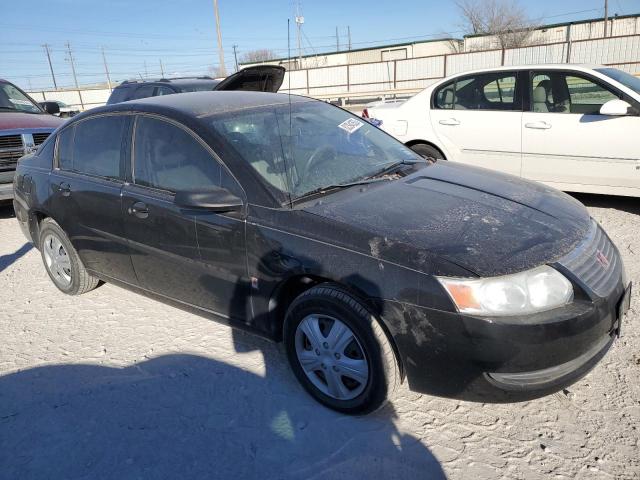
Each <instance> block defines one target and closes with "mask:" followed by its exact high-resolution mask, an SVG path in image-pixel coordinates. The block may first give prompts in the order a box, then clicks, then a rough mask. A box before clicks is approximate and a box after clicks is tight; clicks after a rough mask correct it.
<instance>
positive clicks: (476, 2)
mask: <svg viewBox="0 0 640 480" xmlns="http://www.w3.org/2000/svg"><path fill="white" fill-rule="evenodd" d="M456 5H457V6H458V10H459V11H460V15H461V17H462V28H463V29H464V30H465V31H466V32H467V33H468V34H475V35H478V34H480V35H493V36H495V37H496V39H497V41H498V44H499V46H500V48H516V47H523V46H525V45H527V43H528V41H529V38H530V37H531V33H532V32H533V30H534V29H535V24H534V22H533V21H532V20H531V19H530V18H529V16H528V15H527V12H526V11H525V9H524V7H522V5H520V3H518V1H517V0H456Z"/></svg>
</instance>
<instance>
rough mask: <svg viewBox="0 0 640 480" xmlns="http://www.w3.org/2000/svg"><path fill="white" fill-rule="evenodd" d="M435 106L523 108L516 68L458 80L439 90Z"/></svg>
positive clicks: (488, 108)
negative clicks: (510, 70) (513, 70)
mask: <svg viewBox="0 0 640 480" xmlns="http://www.w3.org/2000/svg"><path fill="white" fill-rule="evenodd" d="M434 107H435V108H437V109H453V110H503V111H520V110H521V109H522V102H521V100H520V95H519V93H518V80H517V75H516V73H515V72H496V73H493V72H492V73H483V74H479V75H474V76H470V77H463V78H460V79H457V80H455V81H454V82H453V83H449V84H446V85H443V86H442V87H440V89H438V90H436V93H435V99H434Z"/></svg>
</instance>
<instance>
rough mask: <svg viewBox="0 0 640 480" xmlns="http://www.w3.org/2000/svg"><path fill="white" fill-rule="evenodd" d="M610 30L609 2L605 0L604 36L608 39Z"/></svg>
mask: <svg viewBox="0 0 640 480" xmlns="http://www.w3.org/2000/svg"><path fill="white" fill-rule="evenodd" d="M608 30H609V0H604V36H605V38H606V37H607V33H608Z"/></svg>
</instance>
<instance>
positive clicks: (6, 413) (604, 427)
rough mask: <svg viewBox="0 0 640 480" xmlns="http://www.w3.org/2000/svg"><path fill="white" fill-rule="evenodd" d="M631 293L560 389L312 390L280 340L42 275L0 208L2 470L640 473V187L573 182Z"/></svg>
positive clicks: (103, 473)
mask: <svg viewBox="0 0 640 480" xmlns="http://www.w3.org/2000/svg"><path fill="white" fill-rule="evenodd" d="M578 198H579V199H580V200H581V201H583V202H585V203H586V204H587V206H588V208H589V211H590V212H591V215H592V216H593V217H594V218H595V219H596V220H598V221H599V222H600V223H601V224H602V226H603V227H604V228H605V230H606V231H607V232H608V233H609V235H610V236H611V238H612V239H613V240H614V242H615V243H616V244H617V245H618V248H619V249H620V251H621V253H622V256H623V257H624V260H625V263H626V268H627V274H628V276H629V277H630V278H631V279H632V280H633V282H634V283H635V285H636V286H637V287H636V288H635V291H634V293H633V297H632V300H631V307H632V310H631V311H630V312H629V314H628V315H627V317H626V318H625V322H624V324H623V329H622V330H623V336H622V337H621V338H620V339H619V340H618V341H617V342H616V343H615V344H614V347H613V348H612V350H611V351H610V352H609V353H608V355H607V356H606V357H605V358H604V360H603V361H602V362H601V363H600V364H599V365H598V366H597V367H596V368H595V369H594V370H593V371H592V372H591V373H590V374H589V375H588V376H586V377H585V378H583V379H582V380H580V381H579V382H578V383H576V384H575V385H573V386H571V387H569V388H568V389H567V390H565V391H563V392H560V393H557V394H554V395H551V396H548V397H546V398H542V399H539V400H535V401H530V402H526V403H520V404H506V405H491V404H479V403H469V402H462V401H455V400H447V399H441V398H436V397H430V396H424V395H419V394H415V393H412V392H410V391H408V390H407V389H406V386H404V387H403V388H402V389H401V391H400V393H399V394H398V395H397V397H396V398H395V399H394V400H393V402H392V403H391V404H390V405H389V406H388V407H386V408H385V409H383V410H382V411H380V412H377V413H376V414H374V415H369V416H367V417H346V416H344V415H340V414H338V413H335V412H332V411H330V410H327V409H325V408H323V407H321V406H320V405H318V404H317V403H315V402H314V401H313V400H312V399H311V398H310V397H309V396H308V395H307V394H306V393H305V392H304V391H303V390H302V387H300V386H299V385H298V383H297V381H296V380H295V378H294V376H293V374H292V373H291V372H290V371H289V368H288V366H287V364H286V359H285V357H284V354H283V349H282V346H281V345H275V344H272V343H270V342H267V341H265V340H262V339H260V338H258V337H254V336H251V335H248V334H245V333H240V332H237V331H233V330H231V329H230V328H228V327H226V326H223V325H219V324H216V323H214V322H212V321H209V320H206V319H203V318H200V317H198V316H195V315H192V314H189V313H186V312H183V311H180V310H177V309H175V308H172V307H169V306H166V305H163V304H160V303H158V302H155V301H153V300H150V299H147V298H145V297H142V296H139V295H136V294H133V293H130V292H128V291H126V290H123V289H120V288H118V287H115V286H112V285H109V284H105V285H102V286H101V287H100V288H98V289H96V290H94V291H92V292H90V293H88V294H86V295H83V296H81V297H68V296H65V295H63V294H61V293H59V292H58V290H56V288H55V287H54V286H53V284H52V283H51V282H50V280H49V278H48V277H47V275H46V273H45V270H44V268H43V267H42V264H41V259H40V255H39V252H38V251H37V250H35V249H33V248H32V247H31V246H30V245H29V244H27V243H26V240H25V239H24V237H23V236H22V234H21V232H20V229H19V227H18V225H17V222H16V220H15V218H13V210H12V209H11V208H10V207H6V206H5V207H0V479H28V478H53V479H62V478H67V479H72V478H87V479H89V478H90V479H98V478H121V479H125V478H144V479H147V478H174V479H175V478H181V479H190V478H221V479H226V478H237V479H251V478H261V479H267V478H269V479H270V478H300V479H314V478H341V479H360V478H362V479H364V478H366V479H369V478H379V479H383V478H407V479H409V478H410V479H421V478H425V479H438V478H450V479H474V480H475V479H480V478H482V479H485V478H491V479H493V478H496V479H501V478H516V479H519V478H522V479H538V478H541V479H542V478H545V479H547V478H558V479H562V478H567V479H568V478H596V479H602V478H605V479H606V478H611V479H626V478H629V479H631V478H638V477H640V455H639V453H638V452H639V451H640V450H639V447H640V445H639V441H640V334H639V333H638V328H639V327H640V295H639V292H640V290H639V288H638V287H640V200H638V199H624V198H617V197H598V196H584V195H583V196H579V197H578Z"/></svg>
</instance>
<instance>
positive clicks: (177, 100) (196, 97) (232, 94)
mask: <svg viewBox="0 0 640 480" xmlns="http://www.w3.org/2000/svg"><path fill="white" fill-rule="evenodd" d="M317 101H319V100H314V99H312V98H308V97H302V96H298V95H287V94H284V93H265V92H251V91H240V90H237V91H212V92H189V93H181V94H180V95H161V96H157V97H148V98H143V99H139V100H129V101H127V102H122V103H114V104H113V105H107V106H104V107H98V108H94V109H91V110H90V112H92V113H99V112H116V111H152V112H158V111H159V110H166V111H167V112H179V113H182V114H185V115H188V116H192V117H207V116H209V115H215V114H218V113H225V112H232V111H236V110H243V109H246V108H255V107H263V106H269V105H283V104H288V103H289V102H291V103H301V102H317ZM84 116H86V115H82V117H84Z"/></svg>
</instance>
